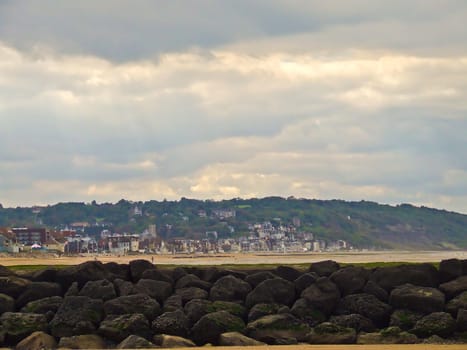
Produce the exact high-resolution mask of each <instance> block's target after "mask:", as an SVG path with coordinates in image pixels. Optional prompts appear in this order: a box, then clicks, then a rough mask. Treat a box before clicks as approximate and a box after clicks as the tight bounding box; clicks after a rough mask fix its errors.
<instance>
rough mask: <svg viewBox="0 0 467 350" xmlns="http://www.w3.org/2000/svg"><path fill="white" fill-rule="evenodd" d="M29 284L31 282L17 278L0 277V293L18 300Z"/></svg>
mask: <svg viewBox="0 0 467 350" xmlns="http://www.w3.org/2000/svg"><path fill="white" fill-rule="evenodd" d="M29 284H31V281H30V280H28V279H25V278H21V277H17V276H8V277H0V293H1V294H6V295H9V296H10V297H12V298H15V299H16V298H18V297H19V296H20V295H21V294H22V293H23V292H24V291H25V290H26V288H27V287H28V285H29Z"/></svg>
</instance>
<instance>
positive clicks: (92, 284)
mask: <svg viewBox="0 0 467 350" xmlns="http://www.w3.org/2000/svg"><path fill="white" fill-rule="evenodd" d="M78 295H80V296H85V297H89V298H93V299H101V300H103V301H107V300H110V299H114V298H116V297H117V292H116V291H115V288H114V285H113V283H112V282H110V281H108V280H98V281H89V282H86V284H85V285H84V287H83V288H82V289H81V290H80V291H79V293H78Z"/></svg>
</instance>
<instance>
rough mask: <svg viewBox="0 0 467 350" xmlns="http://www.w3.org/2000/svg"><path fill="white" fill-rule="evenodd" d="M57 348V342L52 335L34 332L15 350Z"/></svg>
mask: <svg viewBox="0 0 467 350" xmlns="http://www.w3.org/2000/svg"><path fill="white" fill-rule="evenodd" d="M56 348H57V342H56V341H55V338H54V337H52V336H51V335H49V334H47V333H45V332H42V331H38V332H33V333H31V334H30V335H29V336H27V337H26V338H24V339H23V340H21V341H20V342H19V343H18V344H16V347H15V350H52V349H56Z"/></svg>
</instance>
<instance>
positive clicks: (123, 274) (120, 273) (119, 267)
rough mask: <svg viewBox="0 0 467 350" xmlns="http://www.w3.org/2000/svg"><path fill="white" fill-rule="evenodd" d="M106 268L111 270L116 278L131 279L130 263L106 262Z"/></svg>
mask: <svg viewBox="0 0 467 350" xmlns="http://www.w3.org/2000/svg"><path fill="white" fill-rule="evenodd" d="M104 268H105V269H106V270H107V271H109V272H110V273H111V274H112V275H113V276H114V278H115V279H117V278H119V279H122V280H124V281H129V280H130V279H131V276H130V267H129V265H128V264H118V263H116V262H113V261H111V262H108V263H106V264H104Z"/></svg>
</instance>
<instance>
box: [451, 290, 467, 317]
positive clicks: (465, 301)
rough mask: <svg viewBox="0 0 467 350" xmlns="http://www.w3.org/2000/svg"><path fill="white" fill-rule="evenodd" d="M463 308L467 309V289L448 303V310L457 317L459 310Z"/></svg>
mask: <svg viewBox="0 0 467 350" xmlns="http://www.w3.org/2000/svg"><path fill="white" fill-rule="evenodd" d="M462 309H464V310H467V291H465V292H463V293H461V294H459V295H458V296H457V297H455V298H454V299H451V300H450V301H449V302H448V303H447V304H446V311H447V312H449V313H450V314H451V315H452V316H453V317H457V313H458V311H459V310H462Z"/></svg>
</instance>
